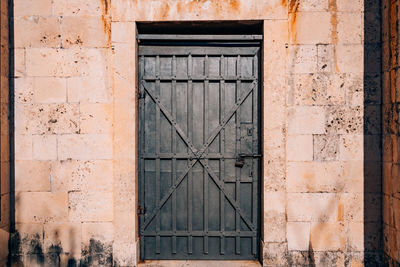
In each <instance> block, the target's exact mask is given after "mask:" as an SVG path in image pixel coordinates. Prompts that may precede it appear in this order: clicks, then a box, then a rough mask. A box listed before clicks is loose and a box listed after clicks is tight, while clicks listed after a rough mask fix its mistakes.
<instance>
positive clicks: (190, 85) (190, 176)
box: [187, 55, 193, 254]
mask: <svg viewBox="0 0 400 267" xmlns="http://www.w3.org/2000/svg"><path fill="white" fill-rule="evenodd" d="M192 69H193V59H192V56H191V55H189V57H188V76H189V79H190V80H189V81H188V105H187V106H188V138H189V140H193V82H192V80H191V77H192ZM187 153H189V154H191V153H192V152H191V151H190V149H189V148H188V149H187ZM188 164H190V160H188ZM192 187H193V170H192V169H190V171H189V173H188V232H189V236H188V253H189V254H192V253H193V237H192V235H191V234H192V200H193V195H192V189H193V188H192Z"/></svg>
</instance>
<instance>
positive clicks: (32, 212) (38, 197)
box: [15, 192, 68, 223]
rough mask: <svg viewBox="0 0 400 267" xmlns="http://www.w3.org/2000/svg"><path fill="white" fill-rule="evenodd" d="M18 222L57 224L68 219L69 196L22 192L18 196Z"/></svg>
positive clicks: (16, 200)
mask: <svg viewBox="0 0 400 267" xmlns="http://www.w3.org/2000/svg"><path fill="white" fill-rule="evenodd" d="M15 207H16V208H15V212H16V213H15V218H16V221H17V222H22V223H24V222H25V223H38V222H56V221H63V220H66V219H67V216H68V194H67V193H63V192H60V193H50V192H22V193H17V194H16V199H15Z"/></svg>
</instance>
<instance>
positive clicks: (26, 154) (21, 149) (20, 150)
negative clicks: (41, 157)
mask: <svg viewBox="0 0 400 267" xmlns="http://www.w3.org/2000/svg"><path fill="white" fill-rule="evenodd" d="M31 159H33V146H32V136H31V135H21V134H16V135H15V160H31Z"/></svg>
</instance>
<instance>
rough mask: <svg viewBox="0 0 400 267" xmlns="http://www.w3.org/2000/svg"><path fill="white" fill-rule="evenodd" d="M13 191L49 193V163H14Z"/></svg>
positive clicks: (25, 161)
mask: <svg viewBox="0 0 400 267" xmlns="http://www.w3.org/2000/svg"><path fill="white" fill-rule="evenodd" d="M15 191H17V192H18V191H31V192H43V191H50V163H49V162H47V161H27V160H17V161H16V162H15Z"/></svg>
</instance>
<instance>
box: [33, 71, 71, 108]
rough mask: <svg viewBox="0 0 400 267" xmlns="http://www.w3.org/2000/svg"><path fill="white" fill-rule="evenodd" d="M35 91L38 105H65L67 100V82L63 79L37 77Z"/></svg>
mask: <svg viewBox="0 0 400 267" xmlns="http://www.w3.org/2000/svg"><path fill="white" fill-rule="evenodd" d="M33 91H34V93H33V94H34V101H35V102H36V103H63V102H66V100H67V81H66V79H63V78H53V77H51V78H50V77H36V78H35V79H34V81H33Z"/></svg>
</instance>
